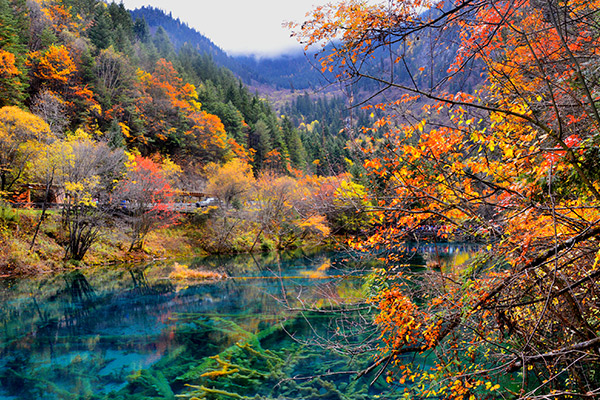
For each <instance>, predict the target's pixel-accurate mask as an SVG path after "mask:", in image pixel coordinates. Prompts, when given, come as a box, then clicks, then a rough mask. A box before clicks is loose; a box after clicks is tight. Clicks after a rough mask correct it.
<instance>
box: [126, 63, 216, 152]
mask: <svg viewBox="0 0 600 400" xmlns="http://www.w3.org/2000/svg"><path fill="white" fill-rule="evenodd" d="M137 78H138V90H139V96H138V97H137V99H136V108H137V111H138V113H139V115H141V116H142V118H143V119H144V122H145V124H146V126H147V129H146V133H145V134H144V135H139V136H136V137H132V140H137V141H138V142H140V144H141V145H144V147H145V148H147V149H150V148H154V149H158V150H160V151H162V152H163V153H166V154H172V155H191V156H193V157H197V158H199V159H200V160H204V162H209V161H214V160H220V159H221V158H222V157H223V155H224V154H225V153H226V148H227V140H226V136H225V130H224V127H223V124H222V123H221V121H220V120H219V118H218V117H217V116H215V115H212V114H209V113H207V112H205V111H203V110H201V104H200V103H199V102H198V93H197V92H196V88H195V86H194V85H192V84H190V83H185V82H184V81H183V79H182V78H181V77H180V76H179V74H178V73H177V71H176V70H175V68H174V67H173V65H172V63H170V62H168V61H166V60H165V59H160V60H159V61H158V62H157V63H156V67H155V70H154V72H153V73H148V72H145V71H142V70H139V71H138V73H137Z"/></svg>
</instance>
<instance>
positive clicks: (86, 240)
mask: <svg viewBox="0 0 600 400" xmlns="http://www.w3.org/2000/svg"><path fill="white" fill-rule="evenodd" d="M141 11H144V9H142V10H141ZM146 11H147V12H146V13H145V15H144V14H141V16H139V17H135V19H134V16H135V15H137V14H136V13H130V12H129V11H128V10H126V9H125V8H124V6H123V4H117V3H110V4H108V3H105V2H101V1H96V0H84V1H49V2H48V1H25V0H17V1H12V0H6V1H4V0H3V1H2V2H1V3H0V20H1V25H2V27H3V28H2V36H1V38H0V46H1V51H2V54H1V56H2V72H1V79H0V81H1V82H0V93H1V94H0V107H1V108H0V114H1V121H0V123H1V124H2V130H1V132H2V133H1V135H2V136H1V137H0V150H1V151H0V154H1V156H0V199H1V200H2V204H1V207H2V209H1V210H2V211H1V213H2V219H3V224H2V231H1V234H2V237H3V241H2V249H1V250H0V253H1V254H2V257H0V258H1V259H2V261H1V265H2V269H3V272H4V273H22V272H26V271H24V270H25V269H30V270H33V271H34V270H35V269H36V268H41V269H48V268H50V269H52V268H54V267H56V266H57V265H59V264H60V263H61V262H62V261H61V260H62V259H64V260H73V261H76V262H77V261H81V260H83V259H84V257H85V255H86V253H87V252H88V250H89V249H90V248H91V249H92V250H94V249H98V248H102V247H105V248H104V249H103V250H102V251H103V252H104V254H102V256H95V255H91V257H92V259H93V260H101V259H102V258H105V257H106V256H107V253H110V252H111V250H112V251H115V252H116V253H118V254H119V255H118V256H117V258H118V257H129V256H128V255H127V254H124V253H130V255H131V256H134V254H135V253H137V256H140V255H141V254H143V253H144V251H146V252H147V251H149V248H148V247H147V248H144V240H145V238H146V237H147V235H148V234H149V233H151V232H152V231H154V230H156V229H164V228H167V227H178V228H177V229H179V230H180V231H181V232H180V233H181V234H184V235H185V236H186V239H187V241H188V242H189V246H188V248H187V249H186V250H185V251H187V252H188V253H191V252H193V251H201V252H208V253H214V252H218V253H235V252H246V251H254V250H260V249H271V250H275V249H282V248H289V247H297V246H299V245H301V244H302V243H304V242H305V241H306V240H308V241H312V242H314V243H317V242H320V241H322V240H324V239H325V238H326V237H327V236H328V233H329V232H331V231H332V229H333V230H334V231H339V232H341V233H344V232H346V231H348V232H349V231H350V230H354V231H356V230H357V229H359V228H358V227H357V225H356V224H354V226H351V227H350V228H348V229H346V228H345V227H344V224H345V220H346V219H354V218H355V217H354V216H353V215H352V214H353V213H356V212H357V211H356V208H355V205H354V203H355V200H357V199H359V198H360V196H361V193H362V192H360V190H362V186H360V185H358V184H355V183H353V182H352V181H351V178H350V175H349V174H348V173H347V171H348V168H349V165H350V164H352V161H350V160H351V158H352V155H351V152H350V150H349V147H348V146H347V141H348V140H349V134H348V133H346V132H345V130H346V131H349V130H350V129H353V127H354V126H355V125H356V124H355V123H351V122H344V116H343V115H342V110H344V109H345V108H346V103H345V101H344V99H343V98H342V97H336V98H335V99H331V100H328V99H320V100H319V101H320V103H318V106H317V108H310V107H309V108H306V107H304V108H303V106H302V105H301V101H300V100H297V101H293V102H292V103H290V105H289V106H288V107H287V110H286V113H285V114H278V112H277V111H275V110H274V108H273V106H272V105H271V104H270V103H269V101H268V100H267V99H265V98H261V97H259V95H258V94H257V93H255V94H252V93H251V91H250V89H248V88H247V87H246V86H245V84H244V83H242V81H241V80H240V78H238V77H236V76H235V75H234V74H233V73H232V72H231V71H230V70H228V69H226V68H225V67H222V66H219V65H218V64H216V62H215V60H213V55H212V54H210V53H207V52H201V51H200V50H199V48H202V46H203V43H204V42H202V41H198V40H199V39H198V38H199V37H200V38H202V37H201V35H199V34H198V33H197V32H195V31H192V30H191V29H190V28H188V27H185V32H186V33H188V34H190V32H191V34H192V39H191V40H196V42H193V43H190V42H184V43H182V42H179V41H177V35H176V34H173V33H171V34H168V33H167V31H166V30H165V28H163V26H162V25H161V26H158V27H156V26H153V27H151V26H150V25H149V24H148V23H147V22H146V20H145V18H146V17H148V18H149V21H150V23H153V24H154V23H155V21H156V19H157V18H158V20H159V21H160V22H161V23H162V24H163V25H164V26H165V27H166V28H167V29H171V30H173V29H174V28H173V27H174V26H175V27H180V28H181V26H182V25H181V23H180V22H179V21H174V20H173V19H171V18H170V17H167V15H166V14H164V13H163V12H162V11H159V10H156V9H151V10H146ZM148 12H150V13H148ZM156 15H158V16H159V17H156ZM170 35H171V36H173V37H174V38H175V43H173V42H172V41H171V38H170ZM204 40H205V41H208V39H206V38H205V39H204ZM213 46H214V45H213ZM205 47H206V46H205ZM217 54H220V53H217ZM223 54H224V53H223ZM302 99H303V102H304V103H305V104H309V105H310V104H312V101H313V99H311V98H310V96H309V95H308V94H307V93H304V95H302ZM315 101H316V99H315ZM304 103H303V104H304ZM332 129H334V130H335V131H334V132H332V133H330V132H331V130H332ZM355 169H356V168H355ZM355 189H356V190H358V192H356V193H355V192H354V190H355ZM250 200H252V201H250ZM317 200H318V201H317ZM362 203H363V201H362V200H360V201H358V203H357V204H362ZM57 205H59V206H60V207H59V208H60V210H61V211H60V212H59V213H58V214H57V213H56V207H57ZM193 205H198V206H197V207H195V208H194V207H193ZM15 207H20V208H15ZM23 207H25V208H32V207H33V208H37V209H42V211H41V214H39V213H37V212H36V210H35V209H32V210H31V211H27V210H26V209H25V210H23V209H22V208H23ZM19 210H20V211H19ZM38 214H39V215H38ZM358 214H360V212H358ZM358 214H357V215H358ZM358 218H359V219H360V218H362V217H361V216H359V217H358ZM193 224H202V225H204V226H205V228H206V229H203V230H202V233H197V232H196V230H189V231H186V227H189V226H191V225H193ZM21 228H23V229H21ZM15 232H17V234H15ZM115 232H119V233H126V235H125V236H123V235H117V236H114V235H113V237H112V238H111V237H110V236H111V235H110V234H111V233H115ZM184 232H185V233H184ZM102 240H105V242H104V243H98V242H99V241H100V242H101V241H102ZM123 243H128V244H127V245H125V244H123ZM115 246H117V247H118V248H117V249H115ZM61 247H62V250H60V248H61ZM159 247H160V246H159ZM192 248H193V249H192ZM159 250H160V249H159ZM151 252H152V251H150V253H151ZM59 253H60V254H62V255H61V256H58V254H59ZM111 258H112V257H111Z"/></svg>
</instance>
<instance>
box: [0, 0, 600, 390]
mask: <svg viewBox="0 0 600 400" xmlns="http://www.w3.org/2000/svg"><path fill="white" fill-rule="evenodd" d="M134 15H137V17H136V18H133V17H132V16H131V14H130V13H129V12H128V11H127V10H126V9H125V8H124V7H123V5H118V4H115V3H110V4H107V3H104V2H99V1H97V0H0V26H1V27H2V28H1V31H0V107H1V108H0V201H1V203H0V239H1V242H0V271H1V273H2V274H6V275H11V274H38V273H41V272H43V271H46V272H47V271H56V270H58V269H60V268H64V265H72V266H73V265H74V266H82V265H85V263H86V262H87V263H95V262H102V260H104V261H106V260H107V259H110V260H111V261H114V260H115V258H116V259H125V258H127V257H136V256H144V254H145V255H148V254H157V252H158V250H157V249H158V248H159V247H160V246H159V243H160V245H161V246H163V251H169V252H170V254H171V255H174V256H177V255H183V254H188V255H189V254H191V253H194V252H198V251H201V252H204V253H207V254H208V253H209V254H232V253H251V254H254V253H257V252H264V253H267V252H269V251H273V250H284V249H294V248H302V247H304V246H307V245H311V246H314V245H317V244H323V243H327V244H328V245H330V246H331V245H334V244H337V245H342V244H343V245H344V246H345V247H344V248H346V249H350V251H352V252H354V253H353V254H362V255H371V256H373V255H374V256H375V258H376V259H377V260H378V262H379V263H380V264H379V265H378V267H377V268H372V269H371V270H369V273H368V276H367V278H366V282H364V284H363V285H362V287H361V289H360V292H361V293H362V298H360V299H357V300H355V302H352V303H351V304H346V303H344V300H345V299H343V298H342V299H337V300H339V301H340V303H339V304H337V306H331V305H330V306H322V305H321V306H313V307H312V308H313V309H312V310H302V311H303V312H304V311H306V312H308V311H314V312H316V313H317V314H318V313H320V312H322V313H335V315H339V316H341V317H340V318H341V319H342V320H344V321H345V322H346V323H348V324H350V326H347V325H340V326H337V327H335V333H333V334H332V336H333V337H336V338H339V340H338V341H328V342H326V344H325V345H323V344H322V343H321V345H322V346H324V347H326V346H329V347H330V348H334V349H336V351H339V352H340V353H344V354H346V355H349V356H351V357H356V358H359V359H360V358H361V357H370V356H365V355H364V354H363V353H362V351H363V350H364V349H365V348H368V349H369V351H370V352H371V355H372V358H368V360H369V363H368V365H366V366H365V365H363V366H362V368H361V369H360V370H358V371H353V373H354V375H355V376H357V377H358V378H360V377H365V376H366V377H369V379H370V380H372V384H375V382H377V381H378V379H379V378H382V379H384V380H385V381H386V382H387V384H389V385H390V387H391V388H394V390H397V391H401V396H403V397H402V398H406V399H413V398H414V399H422V398H438V399H455V400H467V399H468V400H475V399H532V400H533V399H536V400H537V399H540V400H541V399H544V400H545V399H593V398H598V397H600V375H599V374H598V368H600V356H599V354H600V353H599V350H600V336H599V335H600V316H599V314H598V310H599V309H600V297H599V290H600V288H599V287H598V277H599V276H600V267H599V265H598V263H599V261H600V242H599V240H600V225H599V223H600V181H599V180H600V151H599V146H600V111H599V108H598V106H599V101H600V72H599V70H598V63H599V62H600V54H599V49H600V24H599V19H598V18H599V16H600V2H598V1H595V0H594V1H589V0H565V1H553V0H552V1H534V0H457V1H427V0H425V1H424V0H398V1H385V2H364V1H359V0H346V1H339V2H336V3H335V4H329V5H325V6H320V7H316V8H315V9H314V10H313V11H312V12H311V13H309V14H308V15H307V17H306V20H304V21H299V22H297V23H290V24H289V28H290V30H291V32H293V35H294V36H295V37H296V38H297V39H298V40H299V41H300V42H301V43H303V44H305V45H306V47H305V51H306V52H307V55H308V56H309V57H311V58H313V61H315V62H316V64H317V65H318V66H319V67H320V68H321V74H322V75H321V76H322V77H325V78H326V79H335V81H336V82H337V84H339V85H340V86H339V87H340V88H342V89H341V90H340V91H339V92H333V93H328V94H327V95H325V96H316V95H313V94H311V93H309V92H308V91H307V92H305V93H304V92H303V93H300V92H299V91H298V90H296V88H294V87H292V88H290V91H291V92H295V93H294V96H293V97H292V98H291V99H290V100H289V101H287V102H286V103H285V104H280V105H278V108H277V109H275V108H274V106H273V105H272V104H271V103H270V102H269V100H268V99H265V98H261V97H260V96H259V95H258V94H257V93H255V94H253V93H252V92H251V90H250V89H248V87H247V86H245V85H246V84H245V83H243V81H242V80H241V78H240V77H239V76H236V75H235V74H234V72H232V71H231V70H228V69H227V68H225V67H223V66H220V65H219V64H218V63H217V62H216V61H219V62H225V61H223V60H224V59H223V60H221V56H222V55H220V53H218V52H216V53H213V55H211V54H208V53H201V52H199V51H198V48H199V47H200V44H198V43H196V44H193V43H190V42H185V40H189V39H184V38H189V37H192V36H194V34H193V32H190V30H189V27H187V26H184V25H183V24H182V23H181V22H179V21H173V20H172V19H170V22H168V23H167V22H164V25H165V26H164V27H163V26H162V25H159V24H158V23H157V22H156V21H168V20H169V18H170V17H169V18H167V15H166V14H165V13H163V12H159V11H158V10H155V9H144V10H141V11H138V14H135V13H134ZM146 17H147V18H148V21H146V20H145V18H146ZM150 23H152V25H150ZM175 31H177V32H179V34H178V35H179V36H177V39H174V41H172V39H171V38H170V35H171V36H172V37H175ZM315 48H317V49H321V50H320V51H318V52H317V53H316V54H315V55H313V53H312V52H313V49H315ZM227 62H233V61H231V60H229V61H227ZM237 62H241V61H240V60H238V61H237ZM277 68H279V66H276V65H273V69H272V70H270V71H271V73H272V74H273V75H276V71H277ZM308 76H309V77H310V75H308ZM298 78H299V82H303V81H305V80H306V79H307V77H306V76H305V75H302V76H298ZM248 79H253V78H252V77H250V78H248ZM255 80H256V79H255ZM274 85H277V84H276V83H274ZM279 86H280V88H281V87H282V86H285V83H279ZM298 87H301V86H298ZM56 203H60V204H61V207H59V208H56V207H55V204H56ZM33 205H35V207H33ZM190 207H191V208H190ZM423 232H428V234H427V235H426V234H424V233H423ZM170 237H171V238H175V239H173V240H169V238H170ZM427 240H430V241H434V242H446V243H448V242H449V243H452V242H457V241H464V240H467V241H469V242H470V243H476V244H477V246H478V251H477V252H476V254H474V255H473V256H472V257H469V259H468V260H466V261H465V262H464V263H462V264H461V265H458V266H454V267H452V268H449V267H447V266H444V265H442V264H441V263H440V262H439V259H435V258H434V259H432V260H430V262H428V263H425V264H424V265H422V266H421V267H419V268H417V269H415V268H412V267H411V265H412V264H411V262H412V261H411V259H408V260H407V258H406V250H405V249H406V248H407V246H411V243H414V242H417V245H415V247H418V246H419V245H420V244H421V243H422V241H427ZM174 243H177V244H176V245H175V244H174ZM167 246H172V248H167ZM55 254H60V255H59V256H56V255H55ZM109 254H110V255H111V256H110V257H109V256H108V255H109ZM323 266H324V268H329V264H327V263H324V264H323ZM132 276H133V273H132ZM282 287H283V284H282ZM339 297H343V296H339ZM296 300H298V301H299V302H300V303H302V300H301V298H300V296H299V297H298V299H296ZM313 304H322V302H321V303H318V302H317V301H315V302H314V303H313ZM302 305H303V306H306V304H305V303H302ZM356 310H359V313H362V312H363V311H364V310H367V311H364V312H365V314H360V317H361V318H363V319H360V321H359V322H357V321H355V320H353V317H352V316H354V314H353V311H356ZM365 327H368V328H365ZM363 328H364V330H362V331H361V329H363ZM346 329H347V330H346ZM371 329H372V330H371ZM356 331H361V332H362V334H366V333H369V335H368V338H367V339H364V340H363V339H362V338H363V336H361V339H360V340H359V341H358V342H356V341H352V340H351V339H349V337H350V336H351V333H353V332H356ZM240 348H242V347H240ZM235 351H238V350H237V349H235ZM265 354H267V353H265ZM217 357H218V356H217ZM262 357H264V358H265V359H269V357H271V356H265V355H262ZM273 357H274V356H273ZM362 360H363V361H364V359H362ZM280 361H281V360H280ZM280 361H278V362H280ZM220 364H222V369H221V370H218V371H216V370H215V371H212V372H210V373H211V374H214V375H215V376H217V375H218V376H228V375H232V376H237V375H235V374H236V373H239V372H240V370H239V368H238V369H237V370H236V371H235V372H232V371H233V370H230V369H229V367H230V365H229V364H227V362H221V363H220ZM199 376H201V377H205V375H199ZM211 376H213V375H211ZM246 378H248V376H246ZM163 380H164V376H163ZM221 382H222V381H221ZM234 386H235V385H234ZM345 387H347V386H345ZM195 388H196V389H197V390H198V392H197V393H202V394H198V396H201V397H202V398H222V397H219V396H220V395H223V396H230V397H239V398H250V397H246V396H244V397H242V396H239V395H232V394H231V393H229V392H223V390H225V389H228V386H227V385H225V386H224V389H218V390H217V391H214V390H213V391H211V390H208V389H207V388H206V387H204V386H195ZM169 390H170V389H169ZM193 393H194V394H190V396H196V394H195V393H196V392H193ZM311 393H312V392H311ZM336 393H337V392H336ZM321 394H322V393H321ZM321 394H319V393H312V394H311V396H313V397H311V398H315V399H316V398H321V397H319V396H320V395H321ZM396 394H397V393H396V392H395V394H394V395H396ZM362 395H364V393H363V394H361V396H362ZM378 395H379V394H378ZM205 396H206V397H205ZM211 396H212V397H211ZM248 396H250V394H248ZM336 398H337V397H336ZM339 398H342V397H339ZM390 398H392V397H390ZM393 398H400V397H397V396H396V397H393Z"/></svg>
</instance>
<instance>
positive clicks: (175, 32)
mask: <svg viewBox="0 0 600 400" xmlns="http://www.w3.org/2000/svg"><path fill="white" fill-rule="evenodd" d="M130 13H131V16H132V18H133V19H134V20H138V19H139V20H145V21H146V23H147V24H148V27H149V29H150V32H152V33H155V32H156V31H157V30H158V29H159V28H160V27H162V28H163V29H164V30H165V31H166V33H167V35H168V36H169V39H170V40H171V43H172V44H173V45H174V46H175V48H176V49H180V48H181V47H182V46H184V45H185V44H186V43H187V44H188V45H191V46H193V47H194V48H195V49H196V50H198V52H199V53H200V54H207V55H209V56H210V57H211V58H212V60H213V61H214V62H215V63H216V64H217V65H219V66H222V67H225V68H227V69H229V70H231V71H232V72H233V73H234V74H236V75H237V76H238V77H239V78H240V79H241V80H242V81H243V82H244V83H245V84H246V85H248V86H251V87H258V86H269V87H271V88H272V89H275V90H282V89H289V90H291V91H295V90H306V89H314V88H317V87H321V86H324V85H325V84H326V83H327V80H326V79H325V78H324V77H323V75H322V74H321V73H320V72H319V71H318V70H317V69H315V68H313V66H312V65H311V62H310V60H311V59H312V56H311V55H304V54H303V53H297V54H288V55H283V56H280V57H274V58H256V57H252V56H229V55H228V54H227V53H226V52H225V51H223V49H221V48H220V47H219V46H217V45H216V44H214V43H213V42H212V41H211V40H210V39H209V38H207V37H206V36H204V35H202V34H201V33H199V32H198V31H196V30H195V29H193V28H191V27H190V26H189V25H188V24H186V23H185V22H182V21H180V20H179V19H175V18H173V16H172V14H171V13H169V14H167V13H166V12H164V11H162V10H160V9H158V8H154V7H149V6H144V7H142V8H138V9H136V10H133V11H130Z"/></svg>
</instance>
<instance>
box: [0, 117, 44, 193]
mask: <svg viewBox="0 0 600 400" xmlns="http://www.w3.org/2000/svg"><path fill="white" fill-rule="evenodd" d="M52 138H53V135H52V133H51V131H50V128H49V126H48V124H46V123H45V122H44V120H42V119H41V118H40V117H37V116H35V115H33V114H31V113H29V112H27V111H24V110H22V109H20V108H18V107H14V106H7V107H2V108H1V109H0V192H3V193H4V192H6V191H8V190H11V189H13V188H14V187H15V184H16V183H17V182H18V181H19V180H21V179H22V178H23V174H24V173H25V170H26V167H27V163H28V162H30V161H31V160H32V158H33V157H34V155H35V154H36V152H37V151H39V149H40V146H42V145H45V144H48V143H49V142H50V141H51V140H52Z"/></svg>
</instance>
